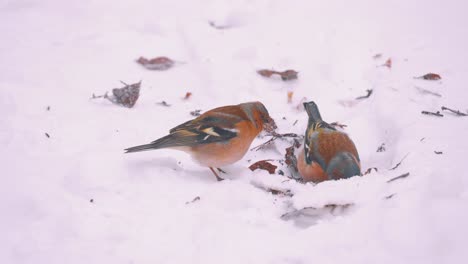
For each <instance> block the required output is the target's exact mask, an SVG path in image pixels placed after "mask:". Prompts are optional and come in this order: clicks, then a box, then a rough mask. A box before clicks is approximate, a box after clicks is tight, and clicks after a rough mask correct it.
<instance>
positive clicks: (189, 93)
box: [184, 92, 192, 100]
mask: <svg viewBox="0 0 468 264" xmlns="http://www.w3.org/2000/svg"><path fill="white" fill-rule="evenodd" d="M191 96H192V93H191V92H187V93H185V96H184V100H188V99H189V98H190V97H191Z"/></svg>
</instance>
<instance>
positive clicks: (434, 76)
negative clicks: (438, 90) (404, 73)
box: [416, 72, 442, 81]
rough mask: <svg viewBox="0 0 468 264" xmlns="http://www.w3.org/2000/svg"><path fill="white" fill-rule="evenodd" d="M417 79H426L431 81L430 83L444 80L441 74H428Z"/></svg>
mask: <svg viewBox="0 0 468 264" xmlns="http://www.w3.org/2000/svg"><path fill="white" fill-rule="evenodd" d="M416 79H424V80H429V81H437V80H440V79H442V77H440V75H439V74H436V73H431V72H430V73H426V74H424V75H423V76H419V77H416Z"/></svg>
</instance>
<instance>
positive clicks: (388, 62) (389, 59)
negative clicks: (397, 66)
mask: <svg viewBox="0 0 468 264" xmlns="http://www.w3.org/2000/svg"><path fill="white" fill-rule="evenodd" d="M382 66H384V67H387V68H389V69H391V68H392V58H388V59H387V60H386V61H385V63H384V64H382Z"/></svg>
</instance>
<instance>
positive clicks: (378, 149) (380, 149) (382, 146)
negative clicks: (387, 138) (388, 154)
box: [377, 143, 386, 152]
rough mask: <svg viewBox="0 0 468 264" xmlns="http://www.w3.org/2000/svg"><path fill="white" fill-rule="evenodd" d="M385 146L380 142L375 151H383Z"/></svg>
mask: <svg viewBox="0 0 468 264" xmlns="http://www.w3.org/2000/svg"><path fill="white" fill-rule="evenodd" d="M385 150H386V148H385V143H382V145H380V146H379V147H378V148H377V152H385Z"/></svg>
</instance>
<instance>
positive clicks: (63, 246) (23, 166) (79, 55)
mask: <svg viewBox="0 0 468 264" xmlns="http://www.w3.org/2000/svg"><path fill="white" fill-rule="evenodd" d="M466 10H468V4H467V2H466V1H462V0H460V1H456V0H448V1H435V0H434V1H422V0H414V1H405V0H395V1H371V0H356V1H339V0H330V1H317V0H314V1H312V0H311V1H294V0H293V1H280V0H276V1H266V0H250V1H247V0H242V1H228V0H226V1H176V0H168V1H157V0H137V1H116V0H113V1H91V0H82V1H59V0H56V1H50V0H48V1H45V0H10V1H8V0H6V1H5V0H4V1H1V2H0V22H1V23H0V34H1V41H0V111H1V113H2V118H1V119H0V145H1V150H0V159H1V175H2V183H1V184H0V193H1V199H0V213H1V216H0V234H1V238H0V263H5V264H7V263H36V264H37V263H134V264H140V263H256V264H258V263H295V264H298V263H466V261H467V259H468V250H467V249H466V245H467V244H468V228H467V223H468V175H467V174H468V173H467V172H466V171H465V168H466V167H465V166H464V165H466V163H467V161H468V159H467V157H468V155H467V154H468V139H467V133H468V117H456V116H454V115H451V114H449V113H445V112H444V117H443V118H437V117H432V116H425V115H421V111H422V110H428V111H437V110H440V107H441V106H443V105H445V106H448V107H452V108H456V109H459V110H461V111H464V112H466V111H467V109H468V100H467V99H468V96H467V94H468V92H467V91H466V89H467V85H466V82H467V80H466V79H467V73H468V66H467V62H468V52H467V51H466V49H467V47H468V27H467V25H468V16H466ZM209 21H211V22H213V23H214V24H216V25H219V26H225V27H227V28H226V29H224V30H218V29H215V28H213V27H211V26H210V25H209ZM377 53H382V58H380V59H377V60H376V59H373V56H374V55H375V54H377ZM139 56H146V57H156V56H168V57H170V58H173V59H175V60H178V61H183V62H185V64H179V65H177V66H175V67H174V68H172V69H170V70H168V71H164V72H156V71H148V70H146V69H144V68H143V67H141V66H139V65H137V64H136V63H135V62H134V61H135V59H136V58H138V57H139ZM387 58H391V59H392V61H393V67H392V68H391V69H388V68H386V67H379V65H381V64H383V63H384V62H385V60H386V59H387ZM261 68H274V69H277V70H285V69H290V68H291V69H295V70H297V71H299V79H298V80H297V81H293V82H282V81H281V80H275V79H273V80H269V79H265V78H263V77H261V76H259V75H258V74H257V73H256V72H255V71H256V70H258V69H261ZM428 72H435V73H438V74H440V75H441V76H442V80H440V81H424V80H417V79H414V78H413V77H415V76H420V75H423V74H425V73H428ZM119 80H122V81H125V82H128V83H132V82H137V81H139V80H142V81H143V82H142V83H143V84H142V90H141V96H140V99H139V101H138V102H137V104H136V105H135V107H134V108H133V109H127V108H123V107H119V106H116V105H112V104H111V103H109V102H107V101H104V100H89V98H90V96H91V95H92V94H93V93H96V94H99V93H104V92H105V91H109V90H111V89H112V88H115V87H119V86H120V83H119ZM416 87H420V88H423V89H427V90H430V91H433V92H436V93H439V94H441V95H442V97H436V96H433V95H429V94H426V95H423V94H421V93H420V92H418V89H417V88H416ZM366 89H374V93H373V94H372V96H371V97H370V98H368V99H366V100H362V101H359V102H357V103H356V104H353V105H351V104H350V102H355V100H354V98H355V97H357V96H360V95H364V94H365V91H366ZM188 91H190V92H192V93H193V96H192V97H191V98H190V100H187V101H183V100H182V99H181V98H182V97H183V96H184V95H185V93H186V92H188ZM287 91H293V92H294V98H293V103H292V104H287V102H286V94H287ZM303 97H306V98H307V99H309V100H314V101H315V102H317V104H318V105H319V107H320V109H321V112H322V116H323V117H324V119H325V120H327V121H329V122H333V121H339V122H340V123H344V124H346V125H347V128H346V129H345V131H346V132H348V133H349V134H350V136H351V137H352V138H353V140H354V141H355V143H356V145H357V148H358V150H359V153H360V156H361V160H362V166H363V170H365V169H367V168H369V167H377V168H378V169H379V171H378V172H372V173H371V174H369V175H367V176H364V177H354V178H351V179H349V180H341V181H333V182H325V183H321V184H318V185H314V184H300V183H296V182H294V181H292V180H290V181H285V180H286V178H285V177H284V176H280V175H269V174H268V173H267V172H265V171H255V172H251V171H250V170H249V169H248V168H247V167H248V166H249V164H251V163H252V162H254V161H257V160H262V159H276V160H278V159H281V158H282V157H283V156H284V148H285V147H287V144H286V143H285V142H281V141H277V143H276V145H275V148H271V149H269V150H267V151H252V152H249V153H247V155H246V156H245V157H244V159H242V160H241V161H240V162H238V163H236V164H234V165H232V166H229V167H226V168H225V170H226V171H227V172H228V174H227V175H223V176H224V177H226V178H227V180H225V181H223V182H216V181H215V179H214V177H213V175H212V174H211V172H210V171H209V170H208V169H206V168H203V167H200V166H198V165H197V164H195V163H194V162H193V161H192V160H191V159H190V157H188V156H187V155H186V154H184V153H182V152H177V151H170V150H160V151H153V152H145V153H138V154H132V155H124V154H123V149H124V148H126V147H130V146H134V145H138V144H143V143H147V142H150V141H152V140H154V139H156V138H158V137H160V136H163V135H165V134H166V133H167V132H168V130H169V129H170V128H172V127H174V126H176V125H178V124H180V123H182V122H184V121H187V120H188V119H190V118H192V117H191V116H190V115H189V112H190V111H192V110H195V109H202V110H204V111H205V110H209V109H211V108H214V107H217V106H222V105H228V104H237V103H241V102H245V101H253V100H259V101H262V102H263V103H264V104H265V105H266V106H267V108H268V109H269V111H270V114H271V115H272V116H273V118H275V120H276V121H277V123H278V126H279V132H282V133H286V132H294V133H298V134H302V133H303V132H304V130H305V126H306V121H307V119H306V114H305V113H304V112H303V111H299V110H297V109H296V106H297V105H298V104H299V103H300V101H301V99H302V98H303ZM162 100H164V101H166V102H168V103H169V104H171V107H163V106H160V105H157V104H156V102H160V101H162ZM47 106H50V111H47V110H46V108H47ZM283 117H285V120H284V119H283ZM296 120H298V122H297V124H296V125H294V126H293V123H294V122H295V121H296ZM45 133H48V134H49V135H50V138H47V137H46V136H45ZM423 138H424V139H423ZM267 139H268V138H266V137H265V138H259V139H257V140H256V141H255V142H254V143H253V144H252V146H256V145H258V144H260V143H262V142H264V141H266V140H267ZM422 139H423V140H422ZM382 143H385V144H386V145H385V146H386V151H385V152H379V153H378V152H376V149H377V148H378V147H379V146H380V145H381V144H382ZM434 151H443V154H442V155H436V154H435V153H434ZM405 155H407V157H406V159H404V160H403V162H402V163H401V165H400V166H399V167H398V168H397V169H396V170H389V168H392V167H394V166H395V165H396V164H397V163H398V162H399V161H401V160H402V159H403V157H405ZM249 160H250V163H249ZM273 163H275V164H277V165H279V164H278V163H277V162H273ZM282 169H284V168H282ZM285 172H286V174H287V175H289V172H288V171H287V170H285ZM406 172H410V176H409V177H407V178H405V179H401V180H397V181H394V182H391V183H387V182H386V181H387V180H389V179H391V178H393V177H396V176H398V175H401V174H403V173H406ZM259 185H261V186H270V187H275V188H279V189H290V190H291V191H292V192H293V193H294V194H295V195H294V196H293V197H281V196H274V195H272V194H270V193H267V192H265V191H263V190H261V189H259V188H257V187H256V186H259ZM392 194H394V196H393V197H392V198H390V199H385V197H387V196H389V195H392ZM197 196H199V197H200V200H199V201H196V202H193V203H189V204H186V202H188V201H191V200H193V199H194V198H195V197H197ZM90 199H93V202H92V203H91V202H90ZM327 204H352V206H351V207H349V209H346V210H344V212H342V213H339V214H336V215H330V214H324V215H323V217H320V216H319V217H318V218H317V219H314V221H312V222H310V223H309V224H306V225H303V224H301V223H299V222H298V221H295V220H289V221H285V220H283V219H281V216H282V215H283V214H285V213H289V212H292V211H294V210H295V209H301V208H303V207H315V208H322V207H324V206H325V205H327Z"/></svg>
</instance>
